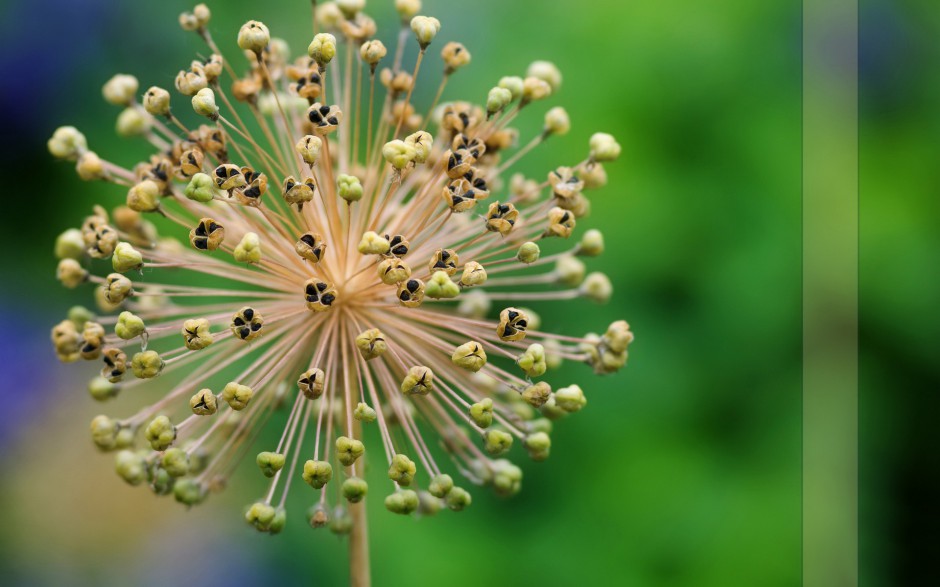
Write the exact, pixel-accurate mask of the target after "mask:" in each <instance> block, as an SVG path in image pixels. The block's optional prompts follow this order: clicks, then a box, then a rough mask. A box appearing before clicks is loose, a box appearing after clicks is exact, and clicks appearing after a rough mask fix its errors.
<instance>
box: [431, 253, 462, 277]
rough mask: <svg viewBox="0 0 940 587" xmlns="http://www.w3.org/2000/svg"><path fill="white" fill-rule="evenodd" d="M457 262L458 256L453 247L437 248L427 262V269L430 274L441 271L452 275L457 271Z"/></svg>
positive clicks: (458, 260)
mask: <svg viewBox="0 0 940 587" xmlns="http://www.w3.org/2000/svg"><path fill="white" fill-rule="evenodd" d="M459 262H460V257H459V256H458V255H457V252H456V251H455V250H454V249H438V250H437V251H435V252H434V256H433V257H431V261H430V262H429V263H428V271H430V272H431V273H432V274H433V273H434V272H435V271H443V272H444V273H446V274H447V275H453V274H454V273H457V264H458V263H459Z"/></svg>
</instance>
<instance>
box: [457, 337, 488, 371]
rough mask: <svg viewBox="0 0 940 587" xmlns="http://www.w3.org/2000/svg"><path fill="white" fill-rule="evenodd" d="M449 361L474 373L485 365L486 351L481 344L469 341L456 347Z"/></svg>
mask: <svg viewBox="0 0 940 587" xmlns="http://www.w3.org/2000/svg"><path fill="white" fill-rule="evenodd" d="M450 360H451V361H453V363H454V364H455V365H457V366H458V367H460V368H462V369H466V370H467V371H471V372H473V373H476V372H477V371H479V370H480V369H482V368H483V365H486V351H484V350H483V345H482V344H480V343H478V342H475V341H470V342H466V343H464V344H462V345H460V346H459V347H457V348H456V349H455V350H454V352H453V354H452V355H451V357H450Z"/></svg>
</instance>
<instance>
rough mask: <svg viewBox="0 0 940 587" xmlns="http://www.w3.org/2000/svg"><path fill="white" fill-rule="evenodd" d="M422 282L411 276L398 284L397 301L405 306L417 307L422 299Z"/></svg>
mask: <svg viewBox="0 0 940 587" xmlns="http://www.w3.org/2000/svg"><path fill="white" fill-rule="evenodd" d="M424 288H425V286H424V282H423V281H421V280H420V279H416V278H411V279H408V280H406V281H403V282H401V283H399V284H398V293H397V296H398V303H400V304H401V305H402V306H405V307H406V308H417V307H418V306H420V305H421V302H423V301H424Z"/></svg>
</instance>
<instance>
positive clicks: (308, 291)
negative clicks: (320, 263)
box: [304, 278, 336, 312]
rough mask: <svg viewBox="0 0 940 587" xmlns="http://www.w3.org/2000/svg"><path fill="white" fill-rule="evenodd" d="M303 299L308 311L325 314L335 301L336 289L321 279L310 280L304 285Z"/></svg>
mask: <svg viewBox="0 0 940 587" xmlns="http://www.w3.org/2000/svg"><path fill="white" fill-rule="evenodd" d="M304 299H305V300H306V301H307V309H308V310H312V311H314V312H325V311H327V310H329V309H330V308H331V307H332V306H333V302H335V301H336V288H334V287H333V286H332V285H331V284H329V283H327V282H325V281H323V280H321V279H317V278H313V279H310V280H308V281H307V283H305V284H304Z"/></svg>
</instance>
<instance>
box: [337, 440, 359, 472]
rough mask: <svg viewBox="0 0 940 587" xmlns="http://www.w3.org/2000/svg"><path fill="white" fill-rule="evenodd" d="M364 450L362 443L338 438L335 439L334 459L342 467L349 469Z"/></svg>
mask: <svg viewBox="0 0 940 587" xmlns="http://www.w3.org/2000/svg"><path fill="white" fill-rule="evenodd" d="M365 450H366V447H365V445H363V444H362V441H360V440H356V439H355V438H349V437H347V436H340V437H339V438H337V439H336V458H337V459H338V460H339V462H340V463H342V464H343V465H344V466H346V467H349V466H351V465H352V464H353V463H355V462H356V460H357V459H358V458H359V457H361V456H362V453H364V452H365Z"/></svg>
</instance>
